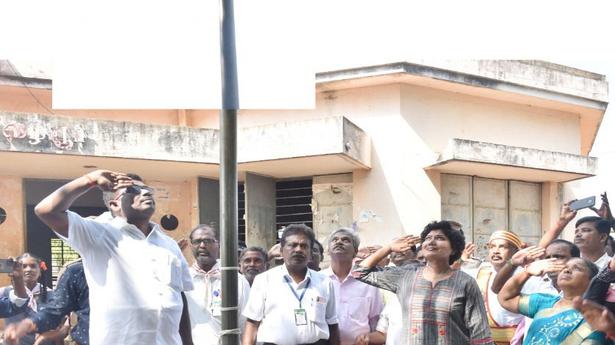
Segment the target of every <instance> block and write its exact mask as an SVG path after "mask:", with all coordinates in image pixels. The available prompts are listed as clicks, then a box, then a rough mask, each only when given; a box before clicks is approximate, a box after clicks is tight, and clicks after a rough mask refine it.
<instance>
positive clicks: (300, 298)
mask: <svg viewBox="0 0 615 345" xmlns="http://www.w3.org/2000/svg"><path fill="white" fill-rule="evenodd" d="M284 281H285V282H286V285H288V288H289V289H290V291H292V292H293V295H295V298H296V299H297V300H298V301H299V308H301V300H303V296H305V292H306V291H307V289H308V287H310V282H311V280H310V279H309V277H308V281H307V283H306V284H305V289H303V292H302V293H301V296H299V295H298V294H297V291H295V289H293V287H292V286H291V285H290V279H288V277H284Z"/></svg>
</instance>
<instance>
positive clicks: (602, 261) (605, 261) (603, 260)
mask: <svg viewBox="0 0 615 345" xmlns="http://www.w3.org/2000/svg"><path fill="white" fill-rule="evenodd" d="M581 257H583V255H581ZM612 258H613V257H612V256H609V254H607V253H604V255H602V256H601V257H600V258H599V259H598V260H596V261H594V263H595V264H596V266H598V271H602V270H603V269H604V268H605V267H606V266H608V265H609V262H611V259H612Z"/></svg>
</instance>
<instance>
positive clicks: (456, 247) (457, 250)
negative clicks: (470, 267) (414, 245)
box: [421, 220, 466, 265]
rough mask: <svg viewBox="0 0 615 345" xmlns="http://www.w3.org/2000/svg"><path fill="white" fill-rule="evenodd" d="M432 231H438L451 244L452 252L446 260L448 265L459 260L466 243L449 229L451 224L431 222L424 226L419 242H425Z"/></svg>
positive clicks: (458, 233) (457, 233) (455, 232)
mask: <svg viewBox="0 0 615 345" xmlns="http://www.w3.org/2000/svg"><path fill="white" fill-rule="evenodd" d="M434 230H440V231H442V233H443V234H444V236H446V238H448V241H449V242H450V243H451V249H452V250H453V251H452V253H451V256H450V257H449V258H448V263H449V265H452V264H453V263H454V262H455V261H457V260H459V258H461V254H462V253H463V249H464V248H465V246H466V241H465V239H464V237H463V235H462V234H461V233H460V232H459V231H457V230H453V228H452V227H451V223H450V222H448V221H446V220H444V221H440V222H437V221H433V222H431V223H429V224H427V225H426V226H425V229H423V232H421V242H423V241H425V238H426V237H427V235H429V233H430V232H432V231H434Z"/></svg>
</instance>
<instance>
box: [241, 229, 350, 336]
mask: <svg viewBox="0 0 615 345" xmlns="http://www.w3.org/2000/svg"><path fill="white" fill-rule="evenodd" d="M313 243H314V233H313V231H312V229H310V228H309V227H307V226H305V225H303V224H291V225H289V226H287V227H286V228H285V230H284V232H283V233H282V236H281V239H280V246H281V250H282V257H283V259H284V264H283V265H281V266H277V267H275V268H272V269H270V270H269V271H266V272H264V273H261V274H259V275H257V276H256V278H255V279H254V283H253V284H252V289H251V291H250V298H249V299H248V305H247V306H246V308H245V309H244V311H243V315H244V316H245V317H246V318H247V322H246V328H245V331H244V334H243V344H244V345H254V344H255V341H258V342H262V343H264V344H265V345H267V344H276V345H297V344H318V345H320V344H323V345H324V344H329V345H339V344H340V343H339V330H338V325H337V315H336V313H335V292H334V288H333V283H332V282H331V280H330V279H329V278H328V277H327V276H325V275H323V274H320V273H318V272H316V271H314V270H311V269H309V268H308V267H307V264H308V261H309V260H310V255H311V251H312V245H313Z"/></svg>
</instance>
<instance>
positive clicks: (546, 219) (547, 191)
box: [542, 182, 572, 240]
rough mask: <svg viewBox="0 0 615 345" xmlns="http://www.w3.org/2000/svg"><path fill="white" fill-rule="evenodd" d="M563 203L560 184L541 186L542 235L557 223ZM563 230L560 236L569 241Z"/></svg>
mask: <svg viewBox="0 0 615 345" xmlns="http://www.w3.org/2000/svg"><path fill="white" fill-rule="evenodd" d="M563 203H564V201H563V195H562V184H561V183H558V182H544V183H543V184H542V233H543V234H544V233H545V231H547V230H549V228H551V227H552V226H553V225H554V224H555V222H557V221H558V219H559V215H560V212H561V207H562V204H563ZM567 235H569V234H567V231H566V230H564V232H563V233H562V235H561V236H560V237H561V238H563V239H567V240H570V239H572V237H570V236H567Z"/></svg>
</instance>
